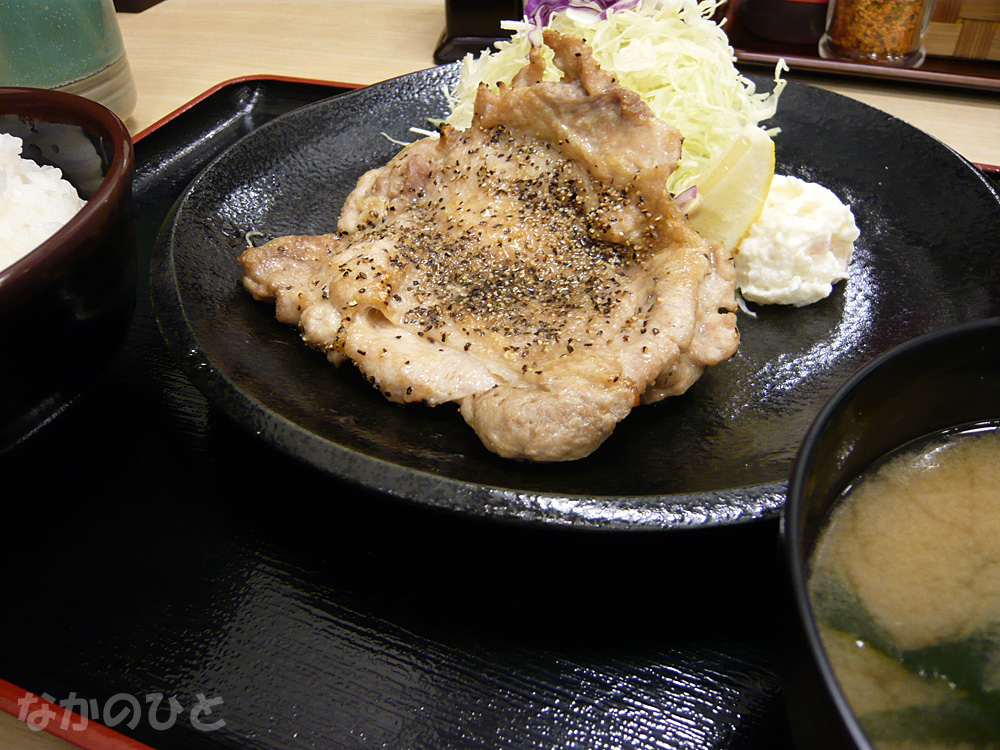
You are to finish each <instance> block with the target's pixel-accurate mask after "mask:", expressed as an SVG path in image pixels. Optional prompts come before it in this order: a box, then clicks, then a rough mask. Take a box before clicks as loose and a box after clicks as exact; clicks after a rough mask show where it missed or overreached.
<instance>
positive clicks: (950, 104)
mask: <svg viewBox="0 0 1000 750" xmlns="http://www.w3.org/2000/svg"><path fill="white" fill-rule="evenodd" d="M118 18H119V23H120V25H121V28H122V35H123V37H124V40H125V48H126V51H127V54H128V56H129V62H130V64H131V66H132V70H133V74H134V76H135V80H136V86H137V89H138V92H139V93H138V95H139V100H138V104H137V106H136V110H135V112H134V114H133V115H132V117H131V118H129V121H128V123H127V124H128V125H129V129H130V130H131V131H132V132H133V133H138V132H139V131H141V130H143V129H144V128H146V127H147V126H149V125H151V124H152V123H154V122H156V121H157V120H159V119H160V118H162V117H164V116H165V115H167V114H169V113H170V112H172V111H173V110H175V109H176V108H178V107H180V106H182V105H183V104H185V103H186V102H188V101H190V100H191V99H193V98H194V97H196V96H198V95H199V94H201V93H202V92H204V91H206V90H208V89H209V88H211V87H213V86H214V85H216V84H218V83H220V82H221V81H224V80H228V79H231V78H236V77H241V76H255V75H284V76H295V77H302V78H312V79H320V80H330V81H340V82H350V83H360V84H369V83H375V82H376V81H380V80H385V79H387V78H392V77H395V76H398V75H402V74H404V73H409V72H412V71H414V70H421V69H424V68H428V67H431V66H432V65H433V64H434V59H433V55H434V48H435V46H436V45H437V42H438V40H439V38H440V37H441V34H442V32H443V31H444V28H445V16H444V3H443V2H441V0H337V2H328V1H327V0H282V1H281V2H277V1H276V0H248V1H247V2H241V3H236V2H233V0H164V1H163V2H160V3H159V4H157V5H155V6H153V7H151V8H149V9H148V10H145V11H143V12H142V13H120V14H119V16H118ZM789 77H790V78H793V79H795V80H800V81H803V82H806V83H816V84H819V85H822V86H823V87H825V88H829V89H831V90H833V91H837V92H839V93H842V94H845V95H847V96H851V97H852V98H856V99H859V100H860V101H864V102H865V103H868V104H872V105H873V106H875V107H878V108H879V109H882V110H884V111H886V112H888V113H889V114H892V115H895V116H896V117H899V118H900V119H902V120H904V121H906V122H908V123H910V124H911V125H914V126H915V127H918V128H920V129H921V130H924V131H926V132H928V133H930V134H931V135H933V136H935V137H936V138H938V139H939V140H941V141H943V142H945V143H947V144H948V145H949V146H951V147H952V148H954V149H955V150H956V151H958V152H959V153H960V154H962V155H963V156H965V157H966V158H967V159H969V160H971V161H973V162H977V163H982V164H993V165H1000V138H997V137H996V122H997V119H998V118H1000V102H998V101H997V98H996V96H995V95H992V94H988V93H976V92H968V91H948V90H943V89H941V88H938V87H932V86H913V85H906V86H902V87H899V86H894V85H892V84H886V83H883V82H879V81H873V80H860V79H859V80H850V79H840V78H831V77H822V76H816V75H812V76H810V75H805V74H801V73H796V72H795V71H793V72H792V73H790V74H789Z"/></svg>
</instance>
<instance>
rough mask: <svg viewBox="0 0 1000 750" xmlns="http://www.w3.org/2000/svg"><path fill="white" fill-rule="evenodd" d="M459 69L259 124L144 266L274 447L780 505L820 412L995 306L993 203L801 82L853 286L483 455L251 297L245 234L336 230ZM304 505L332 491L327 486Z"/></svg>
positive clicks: (565, 511)
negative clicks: (527, 446) (844, 218)
mask: <svg viewBox="0 0 1000 750" xmlns="http://www.w3.org/2000/svg"><path fill="white" fill-rule="evenodd" d="M456 75H457V67H455V66H454V65H451V66H445V67H442V68H435V69H431V70H427V71H422V72H419V73H415V74H411V75H408V76H404V77H402V78H399V79H395V80H392V81H388V82H385V83H382V84H378V85H375V86H371V87H369V88H365V89H361V90H359V91H356V92H351V93H347V94H343V95H341V96H338V97H336V98H333V99H329V100H327V101H323V102H320V103H318V104H315V105H311V106H307V107H304V108H302V109H300V110H297V111H294V112H291V113H289V114H287V115H285V116H283V117H280V118H278V119H277V120H275V121H273V122H271V123H269V124H267V125H265V126H263V127H262V128H260V129H259V130H257V131H255V132H253V133H251V134H250V135H249V136H247V137H246V138H245V139H243V140H242V141H240V142H239V143H237V144H236V145H235V146H233V147H232V148H230V149H229V150H228V151H226V152H225V153H223V154H222V155H221V156H220V157H219V158H218V159H216V160H215V161H214V162H213V163H212V164H211V165H210V166H209V167H208V168H206V170H205V171H204V172H203V173H202V174H201V175H200V176H199V177H198V178H197V179H196V180H195V181H194V183H193V184H192V185H191V186H190V188H189V189H188V190H187V191H186V193H185V194H184V196H183V197H182V198H181V199H180V201H179V202H178V204H177V206H176V207H175V210H174V212H173V214H172V216H171V217H170V218H168V220H167V222H166V224H165V225H164V229H163V231H162V232H161V234H160V237H159V240H158V243H157V247H156V251H155V255H154V259H153V271H152V274H153V276H152V282H153V295H154V305H155V309H156V313H157V316H158V319H159V321H160V326H161V329H162V331H163V333H164V336H165V338H166V339H167V342H168V345H169V346H170V348H171V349H172V350H173V351H174V353H175V354H176V355H177V356H178V357H179V359H180V360H181V362H182V364H183V366H184V368H185V371H186V372H187V374H188V375H189V376H190V377H191V379H192V380H193V381H194V382H195V384H196V385H197V386H198V387H199V388H201V389H202V390H203V391H204V392H205V394H206V395H207V396H208V398H209V399H210V400H212V401H213V402H214V403H215V404H216V405H218V406H219V407H220V408H221V409H222V410H223V411H225V412H226V413H227V414H228V415H230V416H231V417H232V418H233V419H234V420H236V421H237V422H238V423H240V424H242V425H243V426H244V427H246V428H247V429H249V430H251V431H253V432H254V433H256V434H258V435H259V436H260V437H261V438H263V439H264V440H265V441H267V442H268V443H271V444H272V445H274V446H275V447H277V448H278V449H280V450H282V451H284V452H286V453H289V454H291V455H293V456H296V457H298V458H300V459H302V460H303V461H305V462H307V463H309V464H311V465H313V466H316V467H319V468H320V469H322V470H324V471H327V472H329V473H330V474H332V475H335V476H336V477H338V478H340V479H342V480H347V481H349V482H354V483H356V484H359V485H362V486H364V487H366V488H368V489H372V490H375V491H378V492H384V493H389V494H391V495H394V496H397V497H400V498H403V499H406V500H409V501H413V502H417V503H424V504H429V505H433V506H439V507H443V508H448V509H454V510H458V511H462V512H467V513H471V514H475V515H480V516H491V517H502V518H509V519H518V520H523V521H529V522H549V523H561V524H571V525H574V526H585V527H599V528H666V527H690V526H701V525H719V524H730V523H737V522H744V521H749V520H754V519H760V518H766V517H772V516H774V515H775V514H776V513H777V511H778V510H779V508H780V507H781V505H782V504H783V502H784V488H785V480H786V477H787V474H788V472H789V469H790V466H791V461H792V458H793V456H794V454H795V452H796V449H797V447H798V444H799V441H800V439H801V437H802V436H803V435H804V433H805V431H806V428H807V427H808V425H809V423H810V422H811V420H812V419H813V417H814V416H815V414H816V413H817V411H818V410H819V407H820V406H821V405H822V403H823V402H824V401H825V400H826V399H827V397H828V396H830V395H831V394H832V393H833V391H834V390H835V389H836V388H837V386H838V385H839V384H840V383H841V382H843V381H844V380H845V379H846V378H847V377H848V376H849V375H850V374H851V373H853V372H854V371H855V370H856V369H857V368H858V367H860V366H861V365H862V364H864V363H866V362H867V361H869V360H870V359H872V358H873V357H874V356H875V355H877V354H879V353H881V352H883V351H885V350H887V349H889V348H890V347H892V346H893V345H895V344H898V343H900V342H902V341H905V340H908V339H910V338H912V337H914V336H916V335H918V334H921V333H924V332H926V331H929V330H932V329H935V328H939V327H941V326H944V325H948V324H951V323H957V322H961V321H966V320H970V319H976V318H982V317H987V316H990V315H997V314H1000V264H998V263H997V261H996V249H997V237H1000V199H998V196H997V194H996V192H995V191H994V190H993V189H992V188H991V187H990V186H989V184H988V183H987V182H986V181H985V179H984V178H983V177H982V175H981V174H980V173H979V172H977V171H976V170H975V169H974V168H973V167H972V166H971V165H970V164H969V163H968V162H966V161H965V160H963V159H962V158H961V157H959V156H957V155H956V154H955V153H954V152H952V151H950V150H949V149H948V148H947V147H945V146H943V145H942V144H941V143H939V142H937V141H935V140H934V139H932V138H931V137H929V136H928V135H926V134H924V133H921V132H919V131H917V130H915V129H914V128H912V127H910V126H908V125H906V124H905V123H903V122H901V121H899V120H896V119H894V118H892V117H890V116H888V115H885V114H883V113H881V112H878V111H877V110H874V109H871V108H869V107H867V106H865V105H862V104H859V103H856V102H854V101H852V100H849V99H846V98H843V97H840V96H838V95H835V94H832V93H829V92H826V91H823V90H820V89H815V88H812V87H808V86H804V85H801V84H795V83H790V84H789V85H788V87H787V89H786V90H785V93H784V94H783V98H782V101H781V113H780V115H779V116H778V117H776V118H775V120H774V121H773V123H772V124H774V125H776V126H779V127H780V128H781V134H780V136H778V138H777V161H778V169H777V171H778V173H779V174H794V175H798V176H800V177H803V178H806V179H809V180H813V181H816V182H819V183H821V184H823V185H826V186H828V187H829V188H831V189H832V190H833V191H834V192H836V193H837V194H838V195H839V196H840V197H841V198H842V199H845V200H847V201H849V202H850V203H851V204H852V206H853V207H854V211H855V214H856V217H857V220H858V224H859V226H860V228H861V233H862V234H861V240H860V241H859V243H858V246H857V252H856V255H855V259H854V261H853V265H852V267H851V277H850V279H849V280H848V281H847V282H846V283H842V284H840V285H839V286H838V287H837V289H836V290H835V292H834V294H833V295H832V296H831V297H830V298H828V299H826V300H824V301H822V302H820V303H817V304H815V305H812V306H809V307H806V308H801V309H795V308H791V309H785V308H779V307H761V308H757V309H756V312H757V317H756V318H753V317H750V316H747V315H741V318H740V329H741V332H742V344H741V347H740V350H739V352H738V353H737V354H736V356H735V357H733V358H732V359H731V360H730V361H728V362H726V363H724V364H722V365H720V366H718V367H716V368H714V369H712V370H710V371H709V372H708V373H706V375H705V376H704V377H702V379H701V380H700V381H699V382H698V383H696V384H695V385H694V387H693V388H692V389H691V390H690V391H689V392H688V393H687V394H685V395H683V396H681V397H678V398H674V399H671V400H668V401H666V402H664V403H661V404H657V405H654V406H643V407H640V408H638V409H636V410H635V411H633V412H632V414H631V415H630V416H629V417H628V418H627V419H626V420H625V421H624V422H623V423H622V424H620V425H619V427H618V428H617V430H616V431H615V433H614V434H613V435H612V436H611V437H610V438H609V439H608V441H607V442H606V443H605V444H604V445H603V446H601V448H600V449H599V450H598V451H597V452H595V453H594V454H593V455H592V456H590V457H589V458H587V459H584V460H581V461H576V462H572V463H567V464H559V465H528V464H524V463H515V462H511V461H508V460H504V459H501V458H498V457H496V456H494V455H492V454H491V453H489V452H488V451H487V450H486V449H485V448H483V447H482V445H481V444H480V442H479V440H478V438H476V436H475V435H474V434H473V432H472V430H471V429H470V428H469V427H467V426H466V425H465V423H464V421H463V420H462V418H461V417H460V416H459V414H458V412H457V410H456V409H455V408H452V407H451V406H443V407H438V408H436V409H430V408H426V407H420V406H406V407H404V406H399V405H396V404H391V403H389V402H387V401H385V400H384V399H383V398H382V397H381V396H380V395H379V394H378V393H377V392H376V391H375V390H374V389H372V388H371V387H370V386H369V385H368V384H367V383H366V382H365V381H364V380H363V379H362V377H361V376H360V374H359V373H358V372H357V371H356V370H355V369H354V368H353V367H350V366H347V367H344V368H341V369H339V370H338V369H335V368H333V367H331V366H330V365H328V364H327V362H326V360H325V358H324V357H323V355H322V354H319V353H317V352H315V351H312V350H310V349H308V348H307V347H306V346H305V345H304V344H302V343H301V341H300V340H299V337H298V334H297V332H296V331H295V330H292V329H290V328H288V327H286V326H284V325H282V324H280V323H278V322H277V321H276V320H275V318H274V308H273V306H271V305H265V304H260V303H256V302H254V301H253V300H252V299H251V298H250V296H249V295H248V294H247V293H246V292H245V291H243V289H242V286H241V283H240V268H239V265H238V264H237V262H236V258H237V256H238V255H239V254H240V253H241V252H242V250H243V248H244V246H245V243H246V239H245V237H246V235H247V233H248V232H251V231H257V232H262V233H263V234H264V235H265V237H267V238H270V237H275V236H279V235H283V234H317V233H323V232H329V231H333V230H334V228H335V226H336V220H337V216H338V212H339V209H340V206H341V204H342V203H343V200H344V198H345V197H346V195H347V193H348V192H349V191H350V189H351V188H352V187H353V186H354V184H355V182H356V180H357V179H358V177H359V176H360V175H361V174H362V173H363V172H364V171H366V170H367V169H370V168H371V167H374V166H377V165H380V164H383V163H384V162H385V161H387V160H388V159H389V158H390V157H391V156H392V155H393V154H394V153H395V152H396V151H397V150H398V148H399V147H398V146H397V145H395V144H394V143H393V142H392V141H391V140H390V139H389V138H387V137H386V136H391V137H392V138H395V139H403V140H405V139H408V138H409V139H412V138H414V137H416V136H414V135H413V134H412V133H410V132H408V128H409V127H410V126H426V122H427V120H428V118H431V117H440V116H442V115H443V113H444V112H445V107H446V104H445V98H444V95H443V87H444V86H445V85H448V84H450V83H451V82H453V81H454V80H455V76H456ZM313 501H314V502H328V500H327V499H324V498H315V499H314V500H313Z"/></svg>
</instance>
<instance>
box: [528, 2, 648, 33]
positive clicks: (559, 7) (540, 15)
mask: <svg viewBox="0 0 1000 750" xmlns="http://www.w3.org/2000/svg"><path fill="white" fill-rule="evenodd" d="M638 4H639V0H525V3H524V17H525V18H526V19H527V20H528V21H530V22H531V23H532V24H534V25H535V26H536V27H542V26H545V25H546V24H548V22H549V19H550V18H552V14H553V13H558V12H560V11H563V10H568V9H569V8H579V9H580V10H600V11H601V18H602V19H603V18H607V17H608V11H610V10H624V9H625V8H634V7H635V6H636V5H638Z"/></svg>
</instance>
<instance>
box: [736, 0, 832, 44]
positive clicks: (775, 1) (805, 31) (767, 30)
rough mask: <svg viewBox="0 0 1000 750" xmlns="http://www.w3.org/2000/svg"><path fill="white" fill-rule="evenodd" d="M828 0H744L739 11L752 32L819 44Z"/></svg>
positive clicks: (783, 39) (767, 37) (773, 37)
mask: <svg viewBox="0 0 1000 750" xmlns="http://www.w3.org/2000/svg"><path fill="white" fill-rule="evenodd" d="M828 2H829V0H744V2H743V3H742V5H740V9H739V13H740V19H741V20H742V21H743V25H744V26H746V27H747V29H749V30H750V31H751V32H752V33H754V34H756V35H757V36H760V37H763V38H765V39H770V40H771V41H774V42H784V43H785V44H816V42H817V41H819V38H820V37H821V36H822V35H823V29H824V28H825V26H826V9H827V5H828Z"/></svg>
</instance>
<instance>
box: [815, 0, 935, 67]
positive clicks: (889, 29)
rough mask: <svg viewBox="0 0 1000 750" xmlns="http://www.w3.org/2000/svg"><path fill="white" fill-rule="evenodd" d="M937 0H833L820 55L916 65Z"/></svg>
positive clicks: (922, 49)
mask: <svg viewBox="0 0 1000 750" xmlns="http://www.w3.org/2000/svg"><path fill="white" fill-rule="evenodd" d="M933 4H934V0H830V7H829V10H828V12H827V18H826V32H825V33H824V34H823V37H822V38H821V39H820V40H819V54H820V57H823V58H827V59H840V60H851V61H854V62H870V63H880V64H884V65H897V66H901V67H902V66H905V67H917V66H918V65H920V64H921V63H922V62H923V61H924V57H925V56H926V52H925V51H924V36H925V35H926V33H927V23H928V21H929V20H930V15H931V7H932V6H933Z"/></svg>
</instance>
